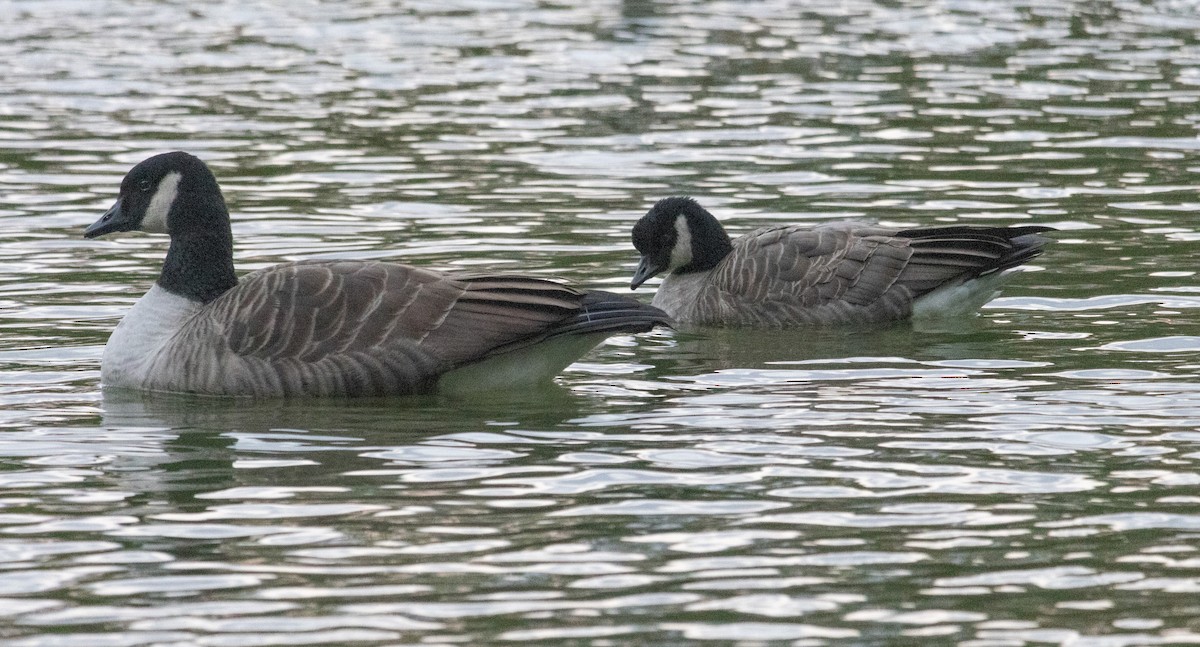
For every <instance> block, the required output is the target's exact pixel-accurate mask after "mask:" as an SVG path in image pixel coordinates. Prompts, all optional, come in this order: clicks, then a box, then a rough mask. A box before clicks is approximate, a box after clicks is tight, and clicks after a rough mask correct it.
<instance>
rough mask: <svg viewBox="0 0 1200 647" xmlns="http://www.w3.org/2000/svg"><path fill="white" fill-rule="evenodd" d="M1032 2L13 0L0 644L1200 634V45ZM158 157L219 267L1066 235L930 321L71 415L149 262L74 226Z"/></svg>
mask: <svg viewBox="0 0 1200 647" xmlns="http://www.w3.org/2000/svg"><path fill="white" fill-rule="evenodd" d="M1044 4H1045V3H1026V2H1004V3H972V2H953V3H949V4H946V3H941V4H936V3H935V4H928V3H927V4H920V3H917V4H911V3H910V4H908V5H904V6H893V5H889V4H886V3H875V2H868V1H858V0H855V1H852V2H842V3H834V4H833V5H831V6H828V7H825V6H817V5H812V6H809V5H804V6H801V7H797V6H794V5H793V4H792V3H786V2H782V1H779V2H776V1H773V0H772V1H768V2H756V3H740V4H739V3H720V2H713V3H709V2H702V3H691V4H677V3H656V2H639V1H626V2H620V3H617V2H599V3H576V5H577V6H576V5H547V4H531V3H526V2H522V1H519V0H516V1H511V2H510V1H501V2H489V3H483V4H481V3H474V2H458V3H450V4H447V3H445V2H440V3H409V4H405V5H404V6H402V7H399V8H397V7H394V6H392V5H391V4H388V3H376V2H356V3H342V4H320V5H317V4H313V3H299V4H297V3H290V4H289V3H282V4H269V3H268V4H261V3H260V4H253V3H251V4H245V3H242V4H230V3H219V4H215V5H206V6H203V7H201V6H186V7H185V6H182V5H173V4H169V3H158V2H151V3H139V4H122V3H110V2H79V1H74V0H61V1H56V2H25V1H17V2H10V3H9V4H8V6H7V7H6V9H5V11H6V13H7V14H10V15H13V16H16V17H17V19H15V20H11V21H9V22H10V23H11V24H9V25H8V28H7V29H8V32H7V34H8V38H6V39H4V41H3V42H0V56H3V59H4V60H5V66H4V67H3V69H0V97H3V101H0V139H2V140H3V142H4V145H3V146H2V147H0V148H2V149H3V150H0V222H3V223H4V224H5V225H7V227H6V231H7V235H6V237H5V239H4V241H3V242H2V243H0V330H2V331H3V334H2V335H0V431H3V433H2V434H0V468H2V469H0V563H2V564H3V565H4V577H0V598H2V599H3V602H4V604H3V605H0V618H3V621H0V641H3V642H4V644H6V645H57V644H69V645H77V644H96V645H143V644H180V645H182V644H202V645H216V644H220V645H258V644H267V643H271V644H336V645H341V644H356V643H357V644H395V643H401V642H403V643H418V642H420V643H427V644H451V643H469V644H493V643H500V644H502V643H505V642H513V641H530V640H538V641H542V642H546V643H551V644H563V645H582V644H589V645H604V644H672V643H674V644H678V643H683V642H690V641H701V640H707V641H722V642H729V643H737V642H742V643H746V642H749V641H758V642H759V643H766V642H780V643H783V642H792V643H795V644H825V643H838V642H844V643H847V644H894V643H895V642H896V641H897V640H905V639H907V640H908V641H911V642H915V643H935V642H936V643H955V644H969V645H1001V644H1003V645H1011V644H1047V643H1048V644H1071V643H1074V642H1087V641H1092V642H1098V641H1101V640H1103V641H1107V642H1105V644H1108V643H1112V644H1138V645H1141V644H1159V643H1166V642H1176V643H1188V642H1200V635H1197V634H1196V631H1197V627H1196V625H1195V621H1194V618H1195V617H1196V607H1195V604H1194V602H1193V601H1192V599H1193V597H1194V594H1195V593H1196V592H1197V590H1198V589H1200V581H1198V580H1197V578H1196V577H1194V576H1193V574H1192V572H1193V571H1194V568H1195V565H1196V557H1195V547H1194V545H1193V544H1194V543H1195V542H1194V537H1195V533H1196V532H1197V530H1200V515H1198V514H1196V512H1195V511H1196V509H1197V504H1198V503H1200V497H1197V496H1196V494H1195V486H1196V485H1197V481H1198V477H1197V476H1196V472H1197V469H1196V464H1197V460H1198V459H1200V451H1198V450H1197V449H1196V446H1197V443H1198V442H1200V433H1198V432H1197V431H1196V429H1197V427H1198V426H1200V388H1198V387H1197V385H1196V380H1195V375H1196V371H1197V367H1198V366H1200V364H1198V363H1197V361H1196V352H1197V350H1200V342H1198V339H1200V338H1198V337H1197V336H1195V335H1193V334H1192V333H1193V332H1194V331H1193V330H1192V329H1191V319H1190V315H1191V312H1192V311H1193V310H1194V309H1195V308H1196V307H1197V306H1198V305H1200V301H1197V296H1196V290H1197V288H1196V287H1195V286H1194V285H1193V284H1192V283H1193V279H1194V270H1193V268H1191V267H1190V266H1189V264H1188V259H1190V258H1191V257H1192V255H1193V254H1192V252H1191V250H1190V248H1189V247H1188V245H1190V244H1191V243H1193V242H1194V241H1195V239H1196V237H1197V234H1196V231H1195V225H1194V223H1193V221H1192V219H1191V218H1190V213H1191V212H1192V211H1194V210H1195V207H1196V204H1197V203H1196V200H1195V199H1194V196H1195V191H1196V187H1197V185H1196V182H1195V179H1194V177H1195V174H1196V172H1197V170H1200V167H1197V165H1195V164H1194V163H1192V162H1191V161H1190V160H1191V156H1192V154H1193V153H1194V152H1195V151H1196V150H1197V148H1200V146H1198V144H1197V139H1196V131H1195V127H1196V124H1197V123H1198V122H1200V113H1197V112H1196V111H1195V109H1194V106H1195V105H1196V102H1197V99H1198V98H1200V84H1197V78H1200V77H1198V76H1197V74H1196V72H1195V70H1196V69H1198V68H1200V55H1198V50H1197V49H1196V47H1195V32H1196V28H1197V27H1200V21H1198V20H1197V19H1196V17H1195V16H1194V15H1192V13H1191V12H1189V11H1188V10H1187V8H1186V7H1185V6H1183V5H1180V4H1178V3H1169V2H1163V3H1131V2H1124V1H1114V2H1102V3H1095V2H1090V3H1059V4H1057V5H1053V6H1043V5H1044ZM173 148H186V149H188V150H190V151H192V152H195V153H197V154H199V155H201V156H202V157H203V158H204V159H206V160H207V161H208V162H209V163H210V164H211V165H212V166H213V168H214V170H215V172H216V173H217V175H218V177H219V179H220V180H221V182H222V186H223V187H224V189H225V192H226V197H227V199H228V201H229V203H230V205H231V207H232V209H233V211H234V215H235V222H234V232H235V236H236V240H237V249H236V260H237V263H238V265H239V267H240V268H241V269H242V270H249V269H254V268H257V267H263V266H267V265H270V264H273V263H277V262H280V261H282V260H288V259H295V258H307V257H335V258H336V257H347V258H382V259H396V260H402V261H405V262H411V263H416V264H420V265H424V266H429V267H434V268H439V269H474V268H478V267H497V268H501V269H513V270H520V271H525V272H532V273H538V274H546V275H552V276H559V277H563V278H565V279H568V280H571V281H574V282H577V283H581V284H585V285H590V286H599V287H605V288H608V289H614V290H623V289H624V286H626V285H627V284H628V279H629V276H630V274H631V272H632V267H633V265H634V263H635V261H636V258H635V256H634V254H633V251H632V249H631V248H630V245H629V242H628V235H629V227H630V225H631V224H632V222H633V221H634V220H635V219H636V218H637V217H638V216H639V215H640V214H641V213H642V212H644V210H645V208H646V207H647V206H648V205H649V203H651V202H652V201H653V200H654V199H656V198H658V197H662V196H665V195H670V194H681V193H687V194H692V195H695V196H697V197H699V198H701V199H702V200H703V201H704V203H705V204H706V205H707V206H709V207H710V208H711V209H712V210H713V211H714V212H715V213H717V214H718V215H719V216H720V217H722V219H723V220H725V221H726V222H727V223H728V225H729V227H730V230H731V231H734V232H735V233H740V232H743V231H746V230H749V229H751V228H753V227H756V226H759V225H761V224H766V223H771V222H780V221H814V222H816V221H823V220H829V219H838V218H864V219H873V220H882V221H885V222H889V223H894V224H900V225H905V226H909V225H921V224H938V223H957V222H967V223H1042V224H1051V225H1054V226H1056V227H1058V228H1060V230H1061V231H1060V232H1059V233H1058V234H1056V235H1055V238H1056V241H1057V242H1056V243H1055V244H1054V245H1052V246H1051V248H1050V249H1049V251H1048V252H1047V254H1046V255H1045V256H1044V257H1042V258H1039V259H1038V261H1037V267H1036V268H1034V269H1036V270H1038V271H1031V272H1024V273H1022V274H1020V275H1019V276H1017V277H1015V278H1014V280H1013V282H1012V285H1011V287H1010V288H1009V289H1008V290H1007V291H1006V295H1005V296H1004V297H1002V298H1001V299H999V300H997V301H995V302H993V303H992V304H990V305H989V306H988V307H987V308H985V309H984V311H983V313H982V314H981V316H980V317H978V318H976V319H975V320H973V321H969V322H955V323H954V324H953V325H950V326H942V327H940V328H917V329H914V328H912V327H909V326H899V327H895V328H889V329H884V330H870V331H867V330H860V331H790V332H751V331H736V330H735V331H705V330H686V329H684V330H679V331H674V332H657V333H653V334H650V335H644V336H639V337H637V338H633V337H624V338H616V339H613V340H610V342H609V343H607V344H605V345H604V346H602V347H601V348H600V349H598V350H597V351H596V352H594V353H593V354H591V355H589V356H587V357H585V358H584V360H583V361H581V362H579V363H577V364H575V365H574V366H572V367H571V368H570V369H569V370H568V371H567V372H565V373H564V375H563V377H562V378H561V379H560V380H559V381H558V383H557V384H556V385H554V386H549V387H547V388H545V389H542V390H537V391H534V392H530V393H523V394H497V395H489V396H482V397H478V398H472V399H470V400H458V399H454V398H448V397H439V396H430V397H414V398H404V399H400V400H395V401H358V402H260V403H254V402H245V401H237V400H218V399H206V398H191V397H181V396H142V395H137V394H127V393H125V394H122V393H119V392H104V393H102V392H101V391H100V390H99V389H98V386H97V380H98V366H99V357H100V352H101V349H102V345H103V342H104V340H105V338H106V336H107V334H108V331H109V330H111V328H112V326H113V325H114V324H115V323H116V321H118V320H119V318H120V316H121V315H122V314H123V312H124V311H125V309H126V308H127V307H128V306H129V305H130V304H131V303H132V302H133V300H134V299H135V298H136V296H137V295H138V294H140V293H141V292H142V291H143V290H144V289H145V288H146V287H147V286H148V285H149V283H150V282H151V281H152V280H153V278H154V276H155V274H156V272H157V269H158V263H159V261H160V259H161V256H162V254H163V241H162V240H161V239H159V238H156V237H152V236H131V237H127V238H119V239H114V240H103V241H84V240H81V239H80V238H79V232H80V230H81V228H82V227H83V226H85V225H86V224H88V223H90V222H91V221H92V220H94V219H95V217H96V216H97V215H98V214H99V213H101V212H102V211H103V210H104V209H105V208H107V206H108V205H109V204H111V201H112V200H113V199H114V197H115V191H116V187H117V183H118V182H119V180H120V177H121V176H122V174H123V173H124V172H125V171H126V170H127V169H128V168H129V167H130V166H131V165H132V164H134V163H136V162H137V161H140V160H141V159H142V158H143V157H145V156H146V155H148V154H150V153H153V152H159V151H162V150H164V149H173ZM646 298H648V295H646Z"/></svg>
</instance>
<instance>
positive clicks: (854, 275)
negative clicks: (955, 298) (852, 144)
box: [697, 223, 1048, 326]
mask: <svg viewBox="0 0 1200 647" xmlns="http://www.w3.org/2000/svg"><path fill="white" fill-rule="evenodd" d="M1047 229H1048V228H1045V227H1016V228H1003V227H940V228H927V229H914V230H907V231H897V230H894V229H886V228H881V227H871V226H862V225H854V224H850V223H837V224H833V225H826V226H822V227H817V228H802V227H799V226H779V227H768V228H765V229H759V230H756V231H753V232H750V233H749V234H746V235H745V236H742V237H741V238H738V239H737V240H735V241H734V251H733V253H731V254H730V255H729V256H727V257H726V258H725V259H724V260H723V261H722V262H721V264H720V265H718V266H717V267H716V268H714V270H713V272H712V274H711V276H710V282H709V285H708V287H707V289H706V290H704V291H703V292H702V293H701V294H700V299H699V303H698V307H697V311H708V312H719V313H725V314H724V315H723V316H725V317H727V318H728V319H729V321H730V322H736V323H740V324H748V325H762V326H783V325H792V324H805V323H810V324H821V325H827V324H838V323H869V322H876V321H888V320H894V319H902V318H905V317H907V316H909V315H910V314H911V313H912V304H913V301H914V300H915V299H916V298H918V297H920V296H922V295H923V294H926V293H928V292H930V291H932V290H935V289H937V288H938V287H940V286H942V285H945V284H946V283H948V282H952V281H955V280H959V279H962V278H971V277H975V276H979V275H982V274H987V273H990V272H995V271H999V270H1003V269H1007V268H1009V267H1014V266H1016V265H1020V264H1021V263H1024V262H1026V261H1028V260H1029V259H1030V258H1033V257H1034V256H1037V255H1038V254H1039V253H1040V252H1041V246H1042V245H1043V244H1044V243H1045V240H1044V239H1041V238H1040V237H1038V236H1037V235H1036V234H1037V232H1040V231H1046V230H1047Z"/></svg>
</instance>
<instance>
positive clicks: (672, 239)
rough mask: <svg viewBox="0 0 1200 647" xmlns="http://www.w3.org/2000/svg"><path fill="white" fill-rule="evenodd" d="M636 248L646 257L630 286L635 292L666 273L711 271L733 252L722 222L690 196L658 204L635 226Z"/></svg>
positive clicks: (660, 201) (642, 259)
mask: <svg viewBox="0 0 1200 647" xmlns="http://www.w3.org/2000/svg"><path fill="white" fill-rule="evenodd" d="M633 246H634V247H635V248H637V250H638V252H639V253H641V255H642V258H641V262H639V263H638V267H637V270H636V271H635V272H634V274H633V281H632V282H631V283H630V284H629V288H630V289H631V290H636V289H637V288H638V286H640V285H641V284H643V283H645V282H646V280H647V279H649V278H651V277H653V276H657V275H658V274H661V273H663V272H667V271H670V272H674V273H681V274H682V273H687V272H703V271H707V270H710V269H712V268H714V267H716V266H717V263H720V262H721V259H723V258H725V256H727V255H728V254H729V252H731V251H733V245H732V243H731V242H730V241H729V235H728V234H726V233H725V229H724V228H723V227H721V223H720V222H719V221H717V219H716V218H715V217H713V215H712V214H711V213H709V212H708V211H707V210H706V209H705V208H704V207H701V206H700V203H698V202H696V201H695V200H693V199H691V198H687V197H671V198H663V199H662V200H659V201H658V202H657V203H655V205H654V206H653V207H651V208H650V211H648V212H646V215H644V216H642V219H641V220H639V221H638V222H637V224H636V225H634V226H633Z"/></svg>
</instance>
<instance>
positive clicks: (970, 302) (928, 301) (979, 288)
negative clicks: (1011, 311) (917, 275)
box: [912, 272, 1011, 320]
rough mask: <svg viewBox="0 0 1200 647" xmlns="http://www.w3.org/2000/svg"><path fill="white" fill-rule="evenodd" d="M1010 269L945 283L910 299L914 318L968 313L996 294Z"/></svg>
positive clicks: (934, 317)
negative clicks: (915, 298)
mask: <svg viewBox="0 0 1200 647" xmlns="http://www.w3.org/2000/svg"><path fill="white" fill-rule="evenodd" d="M1009 274H1011V272H993V273H991V274H985V275H983V276H979V277H976V278H973V279H968V280H966V281H954V282H951V283H947V284H945V285H943V286H941V287H939V288H938V289H936V290H934V291H933V292H930V293H928V294H926V295H924V296H922V297H920V298H918V299H917V300H916V301H914V302H913V313H912V317H913V319H914V320H921V319H925V320H938V319H955V318H959V317H965V316H969V315H971V314H973V313H975V311H977V310H979V309H980V308H982V307H983V305H984V304H985V303H987V302H988V301H991V300H992V299H995V298H996V297H998V296H1000V285H1001V284H1002V283H1003V282H1004V281H1005V280H1007V279H1008V277H1009Z"/></svg>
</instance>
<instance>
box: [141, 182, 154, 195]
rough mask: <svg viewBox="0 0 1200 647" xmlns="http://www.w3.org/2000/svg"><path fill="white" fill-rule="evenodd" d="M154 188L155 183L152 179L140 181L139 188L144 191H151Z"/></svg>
mask: <svg viewBox="0 0 1200 647" xmlns="http://www.w3.org/2000/svg"><path fill="white" fill-rule="evenodd" d="M153 188H154V183H153V182H151V181H150V180H142V181H141V182H138V190H139V191H141V192H142V193H150V189H153Z"/></svg>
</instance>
